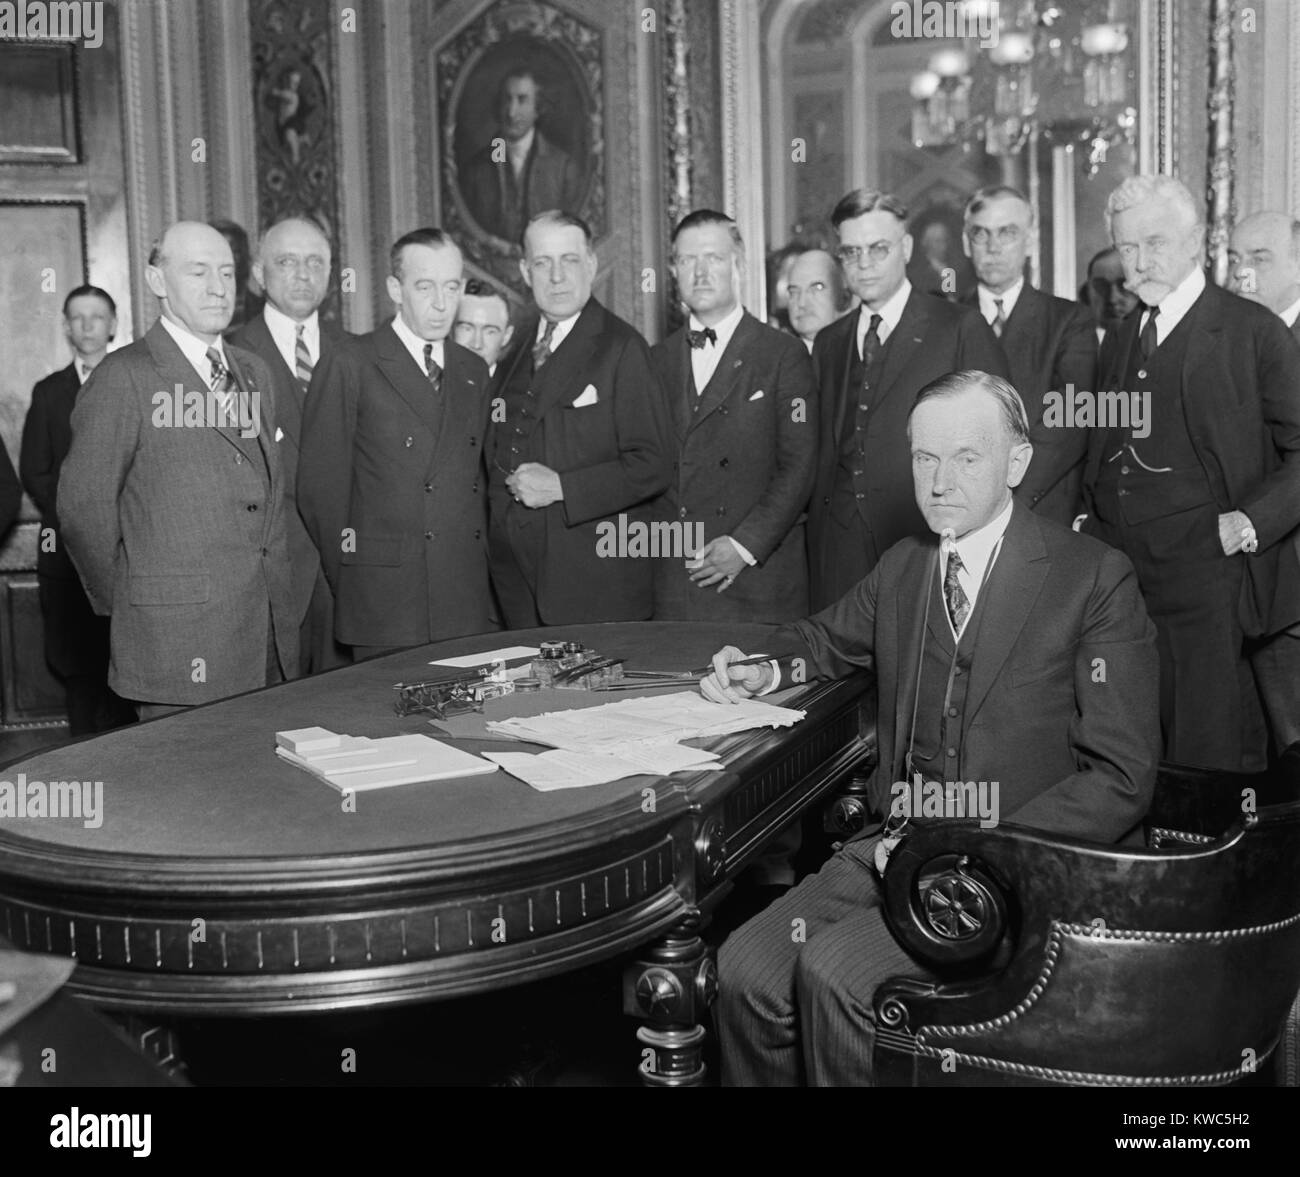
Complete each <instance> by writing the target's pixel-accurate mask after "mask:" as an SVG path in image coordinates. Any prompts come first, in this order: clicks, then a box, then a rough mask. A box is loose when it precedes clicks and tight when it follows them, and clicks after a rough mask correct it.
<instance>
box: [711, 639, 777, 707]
mask: <svg viewBox="0 0 1300 1177" xmlns="http://www.w3.org/2000/svg"><path fill="white" fill-rule="evenodd" d="M744 660H745V653H744V651H743V650H738V649H736V647H735V646H723V647H722V649H721V650H719V651H718V652H717V653H716V654H714V655H713V671H712V673H711V674H706V675H705V676H704V677H703V678H702V679H700V694H701V695H703V696H704V697H705V698H706V699H708V700H710V701H711V702H713V703H739V702H740V701H741V700H742V699H749V698H752V697H753V696H754V695H757V694H758V693H759V692H760V691H762V690H763V689H764V688H765V687H767V686H770V685H771V683H772V667H771V666H769V665H768V664H767V663H766V662H764V663H762V664H761V665H759V666H733V665H732V663H733V662H743V661H744Z"/></svg>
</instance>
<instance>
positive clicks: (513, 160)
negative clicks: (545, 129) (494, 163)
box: [506, 127, 537, 180]
mask: <svg viewBox="0 0 1300 1177" xmlns="http://www.w3.org/2000/svg"><path fill="white" fill-rule="evenodd" d="M536 138H537V128H536V127H529V128H528V130H527V131H526V132H525V133H524V135H523V137H522V138H519V139H515V140H513V141H507V143H506V158H507V159H508V160H509V161H510V170H511V171H512V172H514V174H515V179H516V180H518V179H520V178H522V176H523V174H524V168H525V167H527V166H528V153H529V152H530V151H531V150H532V149H533V140H534V139H536Z"/></svg>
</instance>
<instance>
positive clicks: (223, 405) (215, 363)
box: [207, 347, 238, 425]
mask: <svg viewBox="0 0 1300 1177" xmlns="http://www.w3.org/2000/svg"><path fill="white" fill-rule="evenodd" d="M207 358H208V363H209V364H210V365H211V366H212V375H211V376H210V377H209V380H208V383H209V387H211V389H212V391H213V392H215V393H216V394H217V404H218V406H219V407H220V409H221V415H222V422H221V423H222V424H223V425H234V424H235V423H236V413H235V393H236V391H237V389H238V385H236V384H235V378H234V376H233V375H232V374H231V372H230V369H229V368H227V367H226V365H225V363H223V362H222V359H221V353H220V352H219V351H217V349H216V348H215V347H210V348H208V351H207Z"/></svg>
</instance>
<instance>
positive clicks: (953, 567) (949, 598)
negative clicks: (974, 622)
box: [943, 548, 970, 637]
mask: <svg viewBox="0 0 1300 1177" xmlns="http://www.w3.org/2000/svg"><path fill="white" fill-rule="evenodd" d="M964 569H965V565H964V564H962V562H961V557H960V556H959V555H958V554H957V549H956V548H953V549H952V550H951V551H950V552H949V553H948V571H947V572H945V573H944V575H943V599H944V603H945V604H946V605H947V606H948V618H949V620H951V621H952V628H953V632H954V633H955V634H956V635H957V636H958V637H961V631H962V626H964V625H965V624H966V618H968V617H969V616H970V601H969V600H968V599H967V597H966V590H965V589H963V588H962V587H961V581H960V580H958V579H957V573H959V572H961V571H963V570H964Z"/></svg>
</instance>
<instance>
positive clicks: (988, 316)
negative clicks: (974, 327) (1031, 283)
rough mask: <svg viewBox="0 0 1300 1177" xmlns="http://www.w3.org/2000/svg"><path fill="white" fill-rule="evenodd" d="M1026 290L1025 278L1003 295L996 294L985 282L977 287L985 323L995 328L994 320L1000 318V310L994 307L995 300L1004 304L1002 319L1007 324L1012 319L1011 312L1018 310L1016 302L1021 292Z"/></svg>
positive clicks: (1009, 287)
mask: <svg viewBox="0 0 1300 1177" xmlns="http://www.w3.org/2000/svg"><path fill="white" fill-rule="evenodd" d="M1024 288H1025V280H1024V279H1023V278H1020V279H1017V281H1016V282H1015V283H1014V284H1013V285H1011V286H1008V287H1007V288H1006V290H1004V291H1003V292H1002V293H1001V294H994V293H993V291H991V290H990V289H989V288H988V287H987V286H985V285H984V283H983V282H981V283H980V284H979V286H977V287H976V289H977V290H978V291H979V299H980V314H981V315H983V316H984V322H986V323H987V324H988V325H989V326H990V327H992V326H993V323H994V320H995V319H997V317H998V308H997V307H996V306H994V305H993V300H994V299H995V298H996V299H999V300H1001V302H1002V319H1003V321H1004V322H1005V321H1006V320H1007V319H1009V318H1011V312H1012V311H1013V310H1015V309H1016V301H1017V300H1018V299H1019V298H1020V292H1021V291H1022V290H1023V289H1024Z"/></svg>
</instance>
